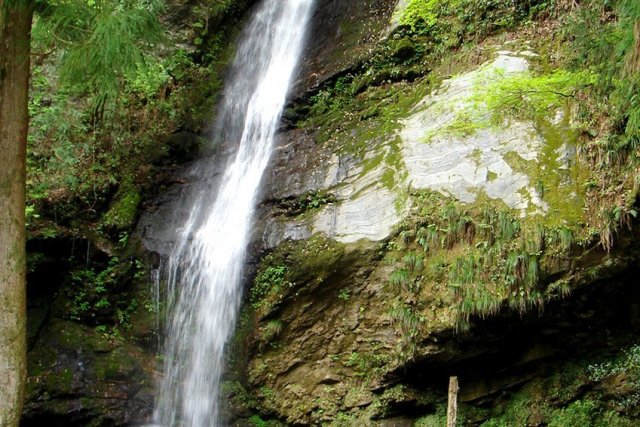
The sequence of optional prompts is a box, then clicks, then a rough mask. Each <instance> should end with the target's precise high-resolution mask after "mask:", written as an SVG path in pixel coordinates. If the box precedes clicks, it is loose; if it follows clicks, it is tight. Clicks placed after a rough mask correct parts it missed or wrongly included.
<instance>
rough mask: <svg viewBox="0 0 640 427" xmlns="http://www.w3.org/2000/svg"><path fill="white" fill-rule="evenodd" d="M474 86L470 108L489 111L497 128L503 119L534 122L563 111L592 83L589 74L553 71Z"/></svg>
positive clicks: (505, 78) (592, 79) (514, 76)
mask: <svg viewBox="0 0 640 427" xmlns="http://www.w3.org/2000/svg"><path fill="white" fill-rule="evenodd" d="M479 80H480V81H478V82H477V83H476V87H475V94H474V98H473V101H474V102H475V105H474V106H473V107H471V108H472V109H476V110H477V107H476V106H477V105H478V104H484V105H486V106H487V107H488V108H489V111H490V112H491V114H492V117H493V121H494V122H495V123H498V124H501V123H503V122H504V117H505V116H507V117H508V116H511V117H520V118H527V119H531V120H536V119H538V118H539V117H544V116H546V115H549V114H552V115H553V114H555V111H556V110H558V109H561V108H566V107H567V105H568V104H569V102H577V100H578V97H579V94H580V92H584V91H585V89H586V88H588V87H589V86H592V85H593V84H594V83H595V76H594V75H593V74H592V73H591V72H589V71H576V72H572V71H567V70H562V69H560V70H554V71H552V72H551V73H549V74H542V75H535V74H533V73H531V72H528V71H526V72H523V73H517V74H514V75H512V76H501V77H498V78H496V79H495V80H493V79H492V80H493V81H492V82H489V83H487V82H486V81H481V80H482V78H481V79H479Z"/></svg>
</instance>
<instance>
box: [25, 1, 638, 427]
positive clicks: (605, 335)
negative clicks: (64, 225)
mask: <svg viewBox="0 0 640 427" xmlns="http://www.w3.org/2000/svg"><path fill="white" fill-rule="evenodd" d="M247 3H251V2H247ZM414 3H416V2H411V1H400V2H396V1H388V0H366V1H358V2H353V1H348V0H318V3H317V6H316V12H315V15H314V18H313V27H312V29H311V30H310V36H309V41H308V43H309V47H308V49H307V53H306V56H305V58H304V60H303V64H302V65H301V70H300V78H299V79H298V81H297V82H296V84H295V87H294V89H293V90H292V96H291V99H292V101H291V103H290V105H289V107H288V108H287V110H286V111H285V114H284V117H283V120H282V127H281V132H280V133H279V138H278V146H277V149H276V152H275V153H274V156H273V159H272V162H271V165H270V167H269V168H268V172H267V176H266V177H265V179H264V184H263V191H262V197H261V201H260V205H259V209H258V213H257V214H256V223H255V231H254V238H253V242H252V244H251V247H250V249H249V251H250V255H251V256H250V259H249V261H248V263H247V266H246V272H245V275H246V297H245V303H244V306H243V309H242V313H241V316H240V317H241V320H240V322H239V325H238V329H237V332H236V336H235V338H234V340H233V342H232V343H231V344H230V351H229V358H228V375H227V377H226V378H225V379H226V381H225V387H224V389H225V394H226V401H227V402H228V408H226V410H227V415H228V422H229V424H230V425H247V426H253V425H257V426H264V425H335V426H356V425H358V426H359V425H380V426H412V425H415V426H423V427H424V426H435V425H444V418H443V417H444V412H443V411H444V410H445V408H446V390H447V389H446V387H447V381H448V378H449V376H451V375H456V376H458V377H459V378H460V385H461V390H460V401H461V402H462V403H461V408H460V414H461V415H460V425H480V424H483V423H484V425H487V426H506V425H555V426H561V425H600V424H605V423H606V424H609V425H621V426H623V425H629V426H630V425H635V424H634V423H637V417H638V415H639V414H638V410H637V405H636V403H637V401H638V396H640V386H639V384H638V382H637V374H638V373H639V372H640V363H638V360H639V359H638V352H639V351H640V350H638V347H637V346H635V345H634V344H635V343H636V342H637V333H638V325H639V323H638V322H639V320H640V319H639V318H638V313H640V311H639V309H640V295H639V294H638V292H637V290H636V289H635V287H634V277H633V272H634V271H635V269H636V267H637V266H638V244H637V241H638V234H637V231H636V230H635V228H634V223H635V221H634V219H633V218H634V217H635V206H636V195H637V191H638V190H637V189H638V180H637V179H636V178H635V177H636V176H637V175H638V168H637V166H635V163H633V162H632V161H628V162H626V163H625V162H622V161H619V162H618V163H607V162H606V161H605V160H603V159H604V158H607V157H606V156H607V154H606V153H604V148H602V147H603V145H602V140H603V138H605V137H606V135H607V134H610V133H612V132H614V131H615V129H613V127H612V126H610V125H607V124H605V123H602V122H598V121H593V122H590V123H588V124H585V122H584V114H585V112H584V106H585V105H587V106H590V105H591V103H592V102H593V101H592V100H591V99H590V98H588V95H587V94H586V93H585V88H588V87H590V86H591V85H593V81H592V76H591V75H590V74H589V73H582V72H580V71H576V70H573V71H570V70H567V69H565V68H563V61H562V56H563V55H567V53H566V50H565V48H564V47H563V43H566V42H568V40H569V39H567V38H566V35H563V33H562V31H561V29H562V26H563V25H564V24H566V22H565V21H564V19H565V15H570V14H572V13H574V12H573V9H571V8H564V9H563V8H561V7H560V8H559V9H553V10H547V9H545V7H551V6H546V5H545V6H542V2H513V4H509V5H505V3H506V2H501V1H483V2H476V1H473V0H468V1H467V0H465V1H460V2H451V4H449V2H441V3H442V4H445V5H448V6H447V7H446V8H443V9H437V8H435V9H429V8H426V6H425V8H426V9H425V10H426V12H425V10H422V11H421V13H423V17H422V18H421V19H420V20H418V21H417V22H414V23H413V24H411V23H409V22H408V21H407V20H406V19H404V18H403V16H405V15H404V14H406V13H409V12H411V13H414V12H412V11H414V9H411V7H412V4H414ZM427 3H430V4H431V3H434V4H436V3H437V4H439V3H438V2H427ZM414 6H415V5H414ZM449 6H450V7H449ZM407 7H408V8H409V9H406V10H405V8H407ZM429 7H431V6H429ZM469 10H473V11H474V13H471V12H469ZM407 11H408V12H407ZM427 12H428V13H427ZM603 13H604V12H603ZM432 18H433V19H434V20H435V21H434V22H431V21H430V19H432ZM605 21H606V20H605ZM607 22H609V21H607ZM610 22H614V20H611V21H610ZM600 24H601V25H603V26H604V25H605V24H606V23H605V22H604V21H603V22H601V23H600ZM599 126H600V128H598V127H599ZM596 128H598V129H596ZM187 133H188V132H187ZM187 139H188V138H187ZM636 151H637V147H636ZM232 153H233V147H230V146H229V147H227V146H222V147H216V148H215V150H214V152H212V153H211V152H209V153H208V154H205V155H207V156H214V158H215V165H214V167H210V165H211V163H209V160H208V159H207V158H201V159H199V160H196V161H193V162H191V163H188V164H186V165H183V166H181V167H180V168H179V169H178V170H177V171H174V172H172V173H171V177H170V178H167V179H165V180H164V181H163V182H162V184H163V186H162V188H161V189H160V190H159V191H158V195H157V196H156V197H155V198H153V199H151V200H148V201H146V202H145V204H144V212H143V213H142V216H141V218H140V220H139V221H138V224H137V226H136V231H135V233H134V235H133V239H132V240H133V244H132V245H131V246H133V247H136V251H135V254H137V255H138V256H139V258H140V260H141V261H144V263H143V264H146V265H142V264H140V265H131V266H130V267H129V268H130V270H127V271H126V272H123V271H118V272H117V274H116V273H114V277H117V279H114V281H116V282H117V283H119V284H120V285H119V289H121V290H124V293H125V294H126V297H124V300H126V301H129V302H131V301H133V300H135V301H136V304H135V305H134V306H131V307H130V308H127V309H126V310H125V311H124V312H125V313H126V315H127V316H128V318H127V324H128V325H130V328H131V329H130V331H129V332H127V333H126V334H124V336H108V337H106V336H105V335H104V334H103V333H102V332H100V331H96V329H95V323H96V321H95V320H93V319H85V318H83V315H82V313H80V314H79V315H78V314H74V315H72V316H71V317H70V316H69V315H67V314H65V313H68V312H70V310H72V309H73V304H71V305H70V301H71V302H73V301H75V300H74V298H75V297H74V295H75V294H74V293H72V292H69V293H64V292H60V291H59V290H53V291H51V292H46V291H42V292H37V293H36V294H37V295H36V296H34V298H32V305H33V310H32V313H34V314H32V318H34V319H36V320H37V321H36V322H35V323H34V335H33V346H32V350H31V356H30V357H31V364H32V366H31V368H30V372H31V380H30V381H31V386H32V390H31V393H30V396H31V399H30V402H29V404H28V406H27V412H26V414H25V424H26V425H28V424H29V423H30V422H31V423H32V424H33V425H37V424H38V423H40V422H41V421H42V420H43V419H45V418H47V417H49V418H51V417H52V416H56V417H59V418H56V419H59V420H60V422H59V424H60V425H70V424H69V423H75V424H77V425H89V424H90V423H94V424H91V425H111V424H115V425H124V424H136V423H143V422H145V421H147V420H148V416H149V414H150V411H151V407H152V399H153V397H152V396H153V383H154V375H155V374H156V373H155V371H154V369H155V363H154V357H155V354H154V353H155V350H156V348H155V346H156V343H157V336H156V333H157V331H156V330H155V326H156V325H155V323H154V319H155V316H156V310H157V307H156V306H154V300H153V295H152V293H153V292H154V290H155V288H153V287H152V285H151V284H150V283H148V282H149V279H148V276H147V274H148V273H149V270H151V269H155V268H158V267H160V266H161V265H162V262H163V260H164V259H166V257H167V256H168V255H169V253H170V251H171V248H172V244H173V242H174V241H175V236H176V233H177V232H179V227H181V226H182V224H183V221H184V218H185V217H186V216H187V215H188V212H189V206H190V202H189V200H190V198H192V197H194V195H195V194H197V193H198V192H199V191H200V190H201V189H203V188H208V189H209V188H216V187H217V181H218V179H219V176H220V173H221V169H222V167H223V165H224V164H225V162H226V159H227V158H228V156H229V155H231V154H232ZM599 162H604V163H603V164H606V166H605V167H601V166H597V165H599V164H600V163H599ZM204 165H209V166H207V167H204ZM82 244H83V245H84V244H87V245H88V246H87V247H90V248H91V250H92V251H94V250H95V252H94V253H95V254H97V255H94V257H96V258H98V259H99V262H101V263H103V264H105V266H106V259H102V258H105V255H104V254H101V252H100V251H99V250H98V248H97V247H95V245H93V246H92V245H91V244H90V242H85V241H83V242H82ZM83 248H84V246H83ZM72 250H73V249H72ZM132 262H133V263H134V264H135V262H134V261H133V258H132ZM106 268H107V270H108V268H109V267H108V266H106ZM114 268H115V267H114ZM118 268H122V267H118ZM43 274H45V276H46V272H45V273H43ZM125 276H128V277H129V278H128V279H123V277H125ZM51 277H53V276H51ZM56 280H57V279H56ZM60 281H61V282H64V279H63V278H60ZM38 282H39V283H40V282H42V277H40V279H39V280H38ZM64 283H67V285H69V286H70V285H72V284H73V282H69V281H66V282H64ZM160 284H161V283H160ZM63 289H64V288H63ZM54 297H55V298H56V299H55V301H56V303H55V304H54V306H53V308H51V305H50V300H51V299H53V298H54ZM82 302H83V301H79V302H78V303H82ZM76 305H77V304H76ZM56 307H58V308H56ZM52 310H53V311H52ZM56 310H57V311H56ZM72 314H73V312H72ZM78 317H79V319H78ZM41 319H47V320H46V321H42V322H40V320H41ZM78 321H80V323H83V322H84V323H85V325H79V324H78ZM98 323H100V322H99V321H98ZM77 337H81V339H80V341H79V342H78V341H76V340H77Z"/></svg>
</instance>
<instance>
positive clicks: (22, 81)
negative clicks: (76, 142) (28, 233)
mask: <svg viewBox="0 0 640 427" xmlns="http://www.w3.org/2000/svg"><path fill="white" fill-rule="evenodd" d="M32 16H33V2H32V1H31V0H0V427H15V426H18V424H19V422H20V415H21V413H22V400H23V398H24V388H25V377H26V283H25V274H26V251H25V169H26V164H25V159H26V147H27V130H28V124H29V113H28V109H27V107H28V93H29V53H30V42H31V40H30V39H31V19H32Z"/></svg>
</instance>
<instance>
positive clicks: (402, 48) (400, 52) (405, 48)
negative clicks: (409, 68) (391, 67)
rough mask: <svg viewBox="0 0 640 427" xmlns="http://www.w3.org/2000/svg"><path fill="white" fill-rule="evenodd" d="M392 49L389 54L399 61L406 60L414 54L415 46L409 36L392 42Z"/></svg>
mask: <svg viewBox="0 0 640 427" xmlns="http://www.w3.org/2000/svg"><path fill="white" fill-rule="evenodd" d="M392 49H393V51H392V53H391V55H392V56H393V57H394V58H396V59H399V60H401V61H406V60H407V59H410V58H412V57H413V56H415V54H416V46H415V44H414V43H413V41H412V40H411V39H410V38H409V37H404V38H402V39H400V40H398V41H397V42H396V43H394V44H393V46H392Z"/></svg>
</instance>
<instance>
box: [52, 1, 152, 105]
mask: <svg viewBox="0 0 640 427" xmlns="http://www.w3.org/2000/svg"><path fill="white" fill-rule="evenodd" d="M161 7H162V3H160V2H159V1H156V0H152V1H140V0H126V1H109V0H102V1H96V2H93V1H92V2H86V1H82V0H62V1H59V2H52V3H50V6H49V10H48V11H47V12H48V13H47V14H45V15H44V17H45V18H44V19H46V21H47V24H48V28H49V30H50V31H51V33H52V36H53V37H54V39H55V40H56V41H59V42H61V43H62V44H63V45H64V57H63V62H62V64H63V65H62V68H61V73H60V76H61V79H62V81H63V82H65V83H67V84H71V85H73V86H74V87H76V88H79V89H81V90H84V91H87V92H89V93H93V94H96V107H99V108H101V107H102V104H103V103H104V102H105V101H106V99H107V98H111V99H113V98H115V96H117V94H118V93H119V92H120V91H121V90H122V87H123V81H124V80H130V79H131V80H136V79H140V77H139V76H138V74H139V73H140V72H142V74H143V75H144V74H145V72H146V70H145V68H146V66H147V63H148V61H149V58H150V57H149V56H148V55H147V52H148V51H149V50H150V49H152V48H153V47H154V45H155V44H157V43H158V42H160V41H161V40H162V33H163V31H162V27H161V25H160V22H159V20H158V14H159V12H160V11H161Z"/></svg>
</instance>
